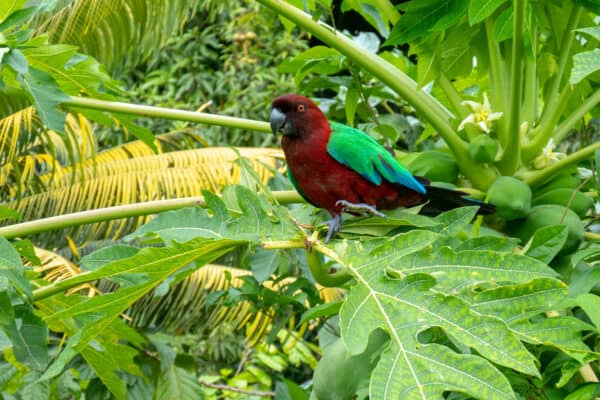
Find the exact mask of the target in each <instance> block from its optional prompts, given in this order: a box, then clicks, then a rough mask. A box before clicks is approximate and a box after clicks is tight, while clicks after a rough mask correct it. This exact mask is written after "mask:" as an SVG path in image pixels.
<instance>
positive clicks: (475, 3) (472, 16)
mask: <svg viewBox="0 0 600 400" xmlns="http://www.w3.org/2000/svg"><path fill="white" fill-rule="evenodd" d="M506 1H507V0H471V1H470V2H469V12H468V16H469V23H470V24H471V25H474V24H476V23H478V22H481V21H483V20H484V19H486V18H487V17H489V16H490V15H492V13H493V12H494V11H496V9H498V7H500V6H501V5H502V4H504V3H506Z"/></svg>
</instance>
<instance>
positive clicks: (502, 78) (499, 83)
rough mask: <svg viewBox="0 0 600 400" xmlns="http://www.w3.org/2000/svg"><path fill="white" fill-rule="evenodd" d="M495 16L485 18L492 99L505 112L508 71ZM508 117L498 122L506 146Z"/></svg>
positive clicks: (498, 108) (502, 140) (494, 107)
mask: <svg viewBox="0 0 600 400" xmlns="http://www.w3.org/2000/svg"><path fill="white" fill-rule="evenodd" d="M494 21H495V20H494V18H487V19H486V20H485V32H486V39H487V48H488V54H489V57H490V82H491V85H490V99H491V102H492V109H493V110H494V111H498V112H504V111H505V110H506V108H507V107H506V96H504V94H505V90H504V89H505V88H506V71H505V70H504V61H503V59H502V53H501V52H500V46H499V45H498V43H496V41H495V40H494V33H493V31H494ZM504 121H506V119H504V118H503V119H501V120H500V121H499V124H498V128H499V129H498V131H497V134H498V139H499V140H500V143H501V144H502V146H503V147H504V146H505V145H506V141H507V136H506V134H507V132H508V130H507V129H506V122H504Z"/></svg>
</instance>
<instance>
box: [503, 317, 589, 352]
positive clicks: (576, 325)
mask: <svg viewBox="0 0 600 400" xmlns="http://www.w3.org/2000/svg"><path fill="white" fill-rule="evenodd" d="M510 329H511V330H512V331H513V332H515V333H516V334H517V335H518V336H519V337H520V338H521V340H523V341H525V342H528V343H532V344H538V345H539V344H544V345H548V346H554V347H557V348H559V349H561V351H563V352H565V353H566V354H567V355H569V356H570V357H573V358H575V359H576V360H578V361H583V359H584V357H585V356H586V355H587V354H590V353H591V350H590V348H589V347H588V346H587V345H586V344H585V343H584V342H583V339H582V337H581V332H582V331H590V330H594V327H593V326H591V325H589V324H586V323H585V322H583V321H581V320H579V319H577V318H574V317H570V316H558V317H553V318H545V317H544V318H541V319H537V320H533V321H528V320H521V321H518V322H515V323H514V324H512V325H510ZM596 358H597V356H596Z"/></svg>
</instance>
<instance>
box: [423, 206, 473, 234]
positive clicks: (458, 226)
mask: <svg viewBox="0 0 600 400" xmlns="http://www.w3.org/2000/svg"><path fill="white" fill-rule="evenodd" d="M478 209H479V207H476V206H470V207H459V208H455V209H453V210H450V211H445V212H443V213H441V214H440V215H438V216H437V217H435V218H434V220H435V221H436V222H438V223H439V224H441V226H442V227H443V228H442V232H445V233H448V234H449V235H455V234H456V233H458V232H459V231H460V230H462V229H464V228H465V227H466V226H467V225H468V224H469V223H470V222H471V221H473V218H475V215H476V214H477V210H478Z"/></svg>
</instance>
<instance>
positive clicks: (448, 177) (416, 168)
mask: <svg viewBox="0 0 600 400" xmlns="http://www.w3.org/2000/svg"><path fill="white" fill-rule="evenodd" d="M402 163H403V164H404V165H405V166H406V168H408V170H409V171H410V172H411V173H412V174H413V175H416V176H424V177H425V178H427V179H429V180H430V181H441V182H451V183H452V182H455V181H456V180H457V179H458V164H457V163H456V160H455V159H454V157H452V156H451V155H450V154H446V153H442V152H440V151H435V150H430V151H424V152H422V153H421V154H419V155H418V156H416V157H415V158H414V159H412V160H408V161H407V160H404V159H403V160H402Z"/></svg>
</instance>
